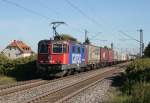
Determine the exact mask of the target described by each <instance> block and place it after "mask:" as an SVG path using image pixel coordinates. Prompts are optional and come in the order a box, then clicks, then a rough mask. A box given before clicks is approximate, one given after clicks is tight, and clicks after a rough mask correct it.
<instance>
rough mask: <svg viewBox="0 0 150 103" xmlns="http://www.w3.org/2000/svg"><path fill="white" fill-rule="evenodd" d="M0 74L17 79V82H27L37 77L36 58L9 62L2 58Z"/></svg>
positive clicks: (0, 59)
mask: <svg viewBox="0 0 150 103" xmlns="http://www.w3.org/2000/svg"><path fill="white" fill-rule="evenodd" d="M0 64H1V65H0V74H1V75H6V76H12V77H15V78H16V79H17V80H27V79H32V78H35V77H36V73H35V72H36V56H30V57H26V58H18V59H15V60H9V59H8V58H6V57H5V56H3V55H1V56H0Z"/></svg>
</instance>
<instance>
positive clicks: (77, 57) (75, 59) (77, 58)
mask: <svg viewBox="0 0 150 103" xmlns="http://www.w3.org/2000/svg"><path fill="white" fill-rule="evenodd" d="M72 63H73V64H80V63H81V55H80V54H72Z"/></svg>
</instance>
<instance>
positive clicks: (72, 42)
mask: <svg viewBox="0 0 150 103" xmlns="http://www.w3.org/2000/svg"><path fill="white" fill-rule="evenodd" d="M41 42H46V43H50V42H52V43H54V42H68V43H71V44H80V45H81V43H79V42H75V41H70V40H41V41H39V43H41Z"/></svg>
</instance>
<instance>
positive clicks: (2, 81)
mask: <svg viewBox="0 0 150 103" xmlns="http://www.w3.org/2000/svg"><path fill="white" fill-rule="evenodd" d="M15 82H17V81H16V79H15V78H13V77H7V76H0V85H5V84H11V83H15Z"/></svg>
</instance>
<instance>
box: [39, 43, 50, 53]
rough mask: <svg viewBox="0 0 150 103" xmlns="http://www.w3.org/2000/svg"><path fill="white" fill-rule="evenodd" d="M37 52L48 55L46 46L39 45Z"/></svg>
mask: <svg viewBox="0 0 150 103" xmlns="http://www.w3.org/2000/svg"><path fill="white" fill-rule="evenodd" d="M38 52H39V53H48V45H47V44H40V45H39V49H38Z"/></svg>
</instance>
